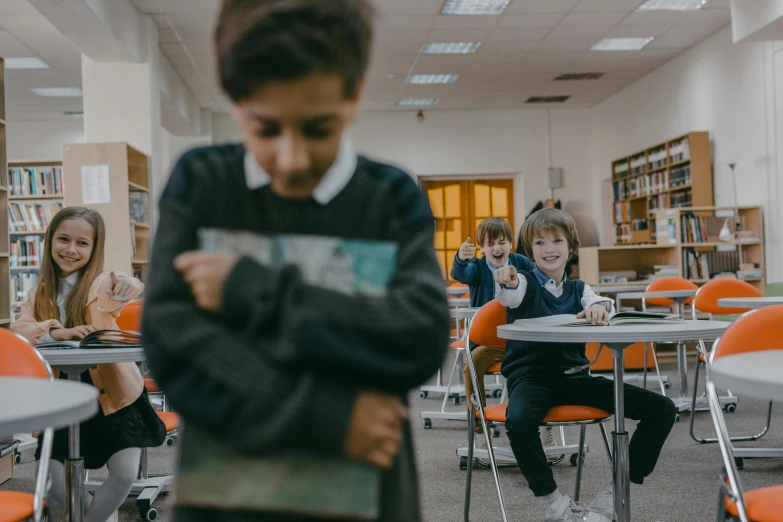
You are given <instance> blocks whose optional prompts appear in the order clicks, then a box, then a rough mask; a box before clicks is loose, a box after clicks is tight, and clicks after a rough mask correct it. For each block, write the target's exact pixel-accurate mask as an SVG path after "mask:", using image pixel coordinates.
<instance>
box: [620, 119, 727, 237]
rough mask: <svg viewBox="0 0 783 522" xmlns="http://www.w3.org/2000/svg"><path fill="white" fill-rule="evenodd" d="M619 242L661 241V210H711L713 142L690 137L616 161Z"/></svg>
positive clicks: (698, 134) (703, 135) (696, 134)
mask: <svg viewBox="0 0 783 522" xmlns="http://www.w3.org/2000/svg"><path fill="white" fill-rule="evenodd" d="M611 180H612V192H613V201H612V203H613V205H612V216H613V217H612V221H613V224H614V235H615V241H614V243H615V244H617V245H640V244H649V243H655V242H656V225H655V220H656V212H657V211H658V210H660V209H666V208H677V207H693V206H711V205H713V204H714V202H713V189H712V165H711V162H710V140H709V134H708V133H707V132H689V133H688V134H684V135H682V136H677V137H676V138H673V139H671V140H668V141H665V142H663V143H659V144H657V145H654V146H652V147H649V148H647V149H644V150H642V151H638V152H636V153H634V154H631V155H629V156H626V157H623V158H619V159H617V160H615V161H613V162H612V176H611Z"/></svg>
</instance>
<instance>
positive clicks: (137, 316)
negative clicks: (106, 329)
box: [117, 299, 144, 332]
mask: <svg viewBox="0 0 783 522" xmlns="http://www.w3.org/2000/svg"><path fill="white" fill-rule="evenodd" d="M143 307H144V301H142V300H141V299H139V300H138V301H131V302H130V303H128V305H127V306H126V307H125V308H123V309H122V311H121V312H120V316H119V317H118V318H117V327H118V328H119V329H120V330H128V331H131V332H140V331H141V313H142V310H143Z"/></svg>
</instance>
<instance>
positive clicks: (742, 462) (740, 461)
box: [734, 457, 745, 469]
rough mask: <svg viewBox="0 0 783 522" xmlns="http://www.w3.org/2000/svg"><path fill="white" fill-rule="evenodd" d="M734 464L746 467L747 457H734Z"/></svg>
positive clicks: (740, 467)
mask: <svg viewBox="0 0 783 522" xmlns="http://www.w3.org/2000/svg"><path fill="white" fill-rule="evenodd" d="M734 464H735V465H736V466H737V469H744V468H745V459H743V458H742V457H734Z"/></svg>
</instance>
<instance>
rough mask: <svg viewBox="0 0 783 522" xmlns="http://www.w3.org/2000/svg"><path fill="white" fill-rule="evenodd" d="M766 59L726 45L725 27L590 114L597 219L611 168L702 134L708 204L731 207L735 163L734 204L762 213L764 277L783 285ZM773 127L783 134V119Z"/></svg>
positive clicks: (751, 48)
mask: <svg viewBox="0 0 783 522" xmlns="http://www.w3.org/2000/svg"><path fill="white" fill-rule="evenodd" d="M772 56H773V54H772V45H771V44H764V43H739V44H732V34H731V27H726V28H725V29H723V30H721V31H719V32H718V33H716V34H715V35H713V36H711V37H710V38H708V39H706V40H705V41H703V42H701V43H699V44H698V45H696V46H695V47H693V48H692V49H690V50H689V51H687V52H685V53H683V54H682V55H680V56H678V57H677V58H675V59H673V60H672V61H670V62H668V63H666V64H665V65H663V66H662V67H660V68H658V69H656V70H655V71H653V72H652V73H651V74H649V75H647V76H645V77H644V78H642V79H640V80H638V81H637V82H636V83H634V84H633V85H631V86H630V87H628V88H626V89H624V90H622V91H620V92H619V93H617V94H615V95H613V96H612V97H610V98H608V99H607V100H605V101H604V102H602V103H600V104H599V105H597V106H595V107H594V108H593V109H592V123H591V127H592V136H593V146H592V171H593V179H594V180H595V182H594V183H593V187H594V191H593V200H594V201H595V205H594V206H595V208H599V209H601V210H602V211H603V212H604V213H605V214H604V215H606V213H611V208H609V207H606V206H605V205H604V206H601V205H600V203H599V202H600V190H601V189H600V185H601V184H600V182H599V180H605V179H608V178H609V177H610V173H611V167H610V164H611V161H612V160H614V159H616V158H618V157H622V156H625V155H627V154H630V153H632V152H634V151H637V150H641V149H644V148H646V147H649V146H651V145H653V144H655V143H658V142H661V141H664V140H666V139H669V138H671V137H674V136H677V135H678V134H684V133H686V132H689V131H701V130H705V131H709V133H710V138H711V140H712V152H713V158H714V159H713V185H714V189H715V204H716V205H734V197H733V189H732V179H731V170H730V169H729V167H728V163H732V162H736V163H737V167H736V171H737V200H738V204H740V205H763V206H765V208H766V214H767V215H766V234H767V239H768V247H767V270H768V274H769V278H770V280H776V279H777V280H780V279H783V267H781V263H780V259H781V255H783V245H781V240H780V238H781V229H783V223H782V222H781V219H780V211H779V207H780V201H781V197H783V194H781V192H780V184H779V183H778V176H780V175H783V172H781V171H778V170H777V165H776V162H777V160H776V159H775V148H776V146H775V143H774V139H773V137H774V136H775V135H776V123H775V118H774V115H775V113H776V112H775V96H774V93H775V87H774V83H773V76H774V74H773V72H774V67H775V61H774V60H773V58H772ZM778 62H779V63H778V66H777V67H778V68H780V67H783V60H778ZM779 76H781V75H780V74H779ZM781 77H783V76H781ZM777 89H780V85H778V87H777ZM781 101H783V100H781ZM778 110H780V108H778ZM778 120H779V123H780V125H781V128H780V130H781V131H783V116H779V117H778ZM604 207H606V208H604ZM596 218H598V217H596ZM605 231H606V232H609V231H608V230H605ZM602 241H603V242H604V243H607V242H609V241H611V238H608V237H606V238H602Z"/></svg>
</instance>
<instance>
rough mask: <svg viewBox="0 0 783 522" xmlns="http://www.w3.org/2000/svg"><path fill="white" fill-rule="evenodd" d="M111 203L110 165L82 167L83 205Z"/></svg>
mask: <svg viewBox="0 0 783 522" xmlns="http://www.w3.org/2000/svg"><path fill="white" fill-rule="evenodd" d="M98 203H111V194H110V190H109V166H108V165H82V204H83V205H95V204H98Z"/></svg>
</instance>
